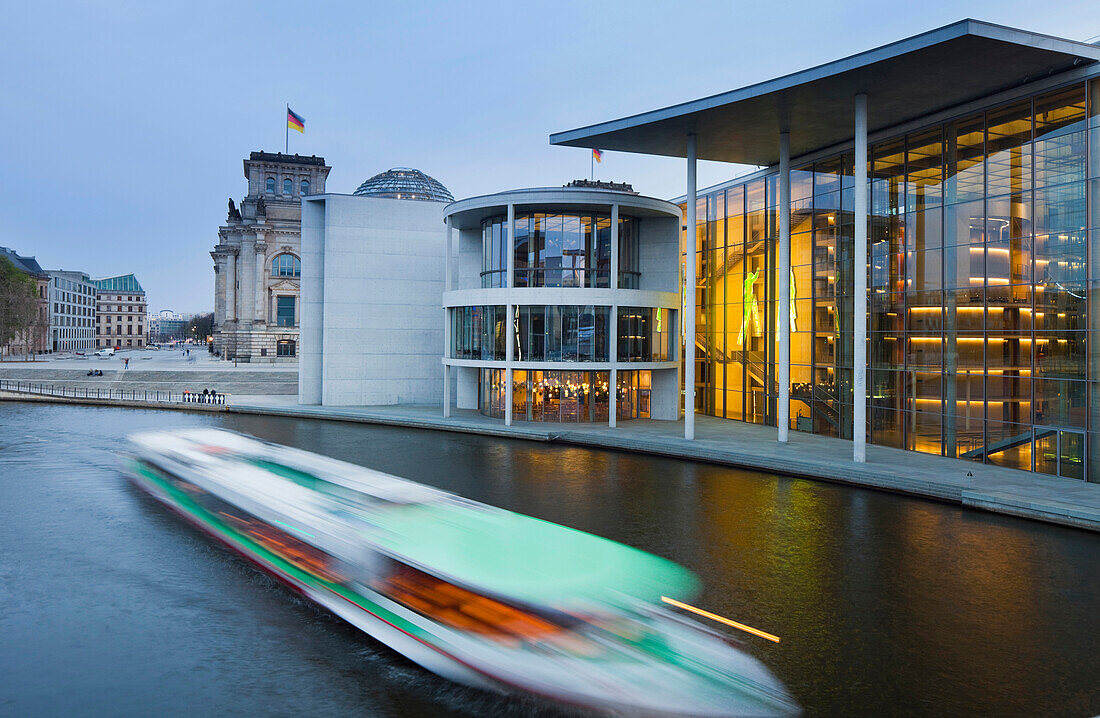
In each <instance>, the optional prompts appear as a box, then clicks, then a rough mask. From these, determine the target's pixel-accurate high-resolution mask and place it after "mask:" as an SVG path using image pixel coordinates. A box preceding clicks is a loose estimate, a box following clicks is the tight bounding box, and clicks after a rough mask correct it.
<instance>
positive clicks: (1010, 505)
mask: <svg viewBox="0 0 1100 718" xmlns="http://www.w3.org/2000/svg"><path fill="white" fill-rule="evenodd" d="M28 400H36V401H57V402H61V403H70V404H72V403H77V404H93V405H101V406H125V407H132V408H148V409H169V410H183V411H224V412H229V413H237V414H254V415H261V416H281V417H287V418H297V419H316V420H324V421H344V422H353V423H362V424H379V425H386V426H397V427H404V428H413V429H430V430H435V431H449V432H459V433H470V434H482V435H488V436H496V437H501V438H510V439H523V440H526V441H542V442H548V443H560V444H571V445H575V446H584V447H588V448H598V449H611V450H617V451H626V452H631V453H642V454H651V455H656V456H664V457H669V458H675V459H682V460H687V461H701V462H706V463H711V464H718V465H723V466H732V467H737V468H746V469H753V470H757V471H766V472H769V473H774V474H782V475H786V476H794V477H800V478H810V479H818V480H823V481H829V482H832V483H841V484H848V485H851V486H860V487H864V488H873V489H879V490H884V491H890V492H894V493H899V494H906V495H909V496H918V497H922V498H928V499H934V500H936V501H940V502H946V503H950V504H955V505H959V506H963V507H967V508H972V509H979V510H982V511H988V512H992V513H999V514H1006V515H1011V516H1017V517H1021V518H1027V519H1032V520H1036V521H1043V522H1046V523H1052V524H1058V525H1062V526H1070V527H1074V528H1080V529H1086V530H1089V531H1094V532H1100V484H1095V483H1087V482H1084V481H1078V480H1073V479H1064V478H1059V477H1054V476H1047V475H1043V474H1036V473H1033V472H1028V471H1018V470H1015V469H1007V468H1004V467H999V466H992V465H988V464H977V463H973V462H969V461H964V460H961V459H952V458H946V457H941V456H933V455H929V454H921V453H917V452H912V451H903V450H900V449H892V448H888V447H882V446H868V447H867V461H866V463H863V464H856V463H854V462H853V461H852V460H851V446H852V445H851V442H850V441H843V440H840V439H833V438H829V437H823V436H817V435H813V434H802V433H799V432H792V433H791V435H790V441H789V442H788V443H786V444H780V443H779V442H777V441H776V439H775V429H774V428H772V427H765V426H758V425H756V424H746V423H743V422H737V421H724V420H721V419H715V418H713V417H705V416H697V417H696V438H695V439H694V440H692V441H687V440H685V439H684V438H683V422H682V421H681V422H673V421H652V420H634V421H627V422H621V423H620V424H619V426H618V427H617V428H615V429H610V428H608V427H606V426H602V425H599V426H596V425H584V424H573V425H566V424H543V425H540V424H534V423H532V424H526V423H524V424H521V425H513V426H510V427H509V426H505V425H504V423H503V422H502V421H500V420H499V419H491V418H488V417H485V416H482V415H481V414H479V413H478V412H476V411H463V410H454V411H452V415H451V416H450V417H447V418H444V417H443V416H442V412H441V410H440V408H439V407H435V406H379V407H321V406H308V405H299V404H297V403H294V398H293V397H289V396H238V397H230V401H229V403H228V404H226V405H224V406H216V405H214V406H211V405H203V404H176V403H173V404H166V403H160V402H140V401H138V402H135V401H130V400H118V399H95V398H90V399H85V398H71V397H69V398H61V397H44V396H40V397H35V398H33V399H32V398H31V397H30V396H28V395H25V394H17V393H13V392H0V401H28Z"/></svg>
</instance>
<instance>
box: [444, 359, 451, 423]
mask: <svg viewBox="0 0 1100 718" xmlns="http://www.w3.org/2000/svg"><path fill="white" fill-rule="evenodd" d="M450 416H451V365H450V364H444V365H443V418H444V419H449V418H450Z"/></svg>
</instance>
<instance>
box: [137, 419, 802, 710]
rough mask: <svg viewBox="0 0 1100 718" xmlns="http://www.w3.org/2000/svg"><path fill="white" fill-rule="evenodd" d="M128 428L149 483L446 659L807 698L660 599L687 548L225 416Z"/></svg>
mask: <svg viewBox="0 0 1100 718" xmlns="http://www.w3.org/2000/svg"><path fill="white" fill-rule="evenodd" d="M131 441H132V442H133V444H134V446H135V447H136V450H135V452H134V454H133V455H132V456H130V457H129V458H128V460H127V466H128V473H129V474H130V476H131V478H132V479H133V480H134V482H135V483H136V484H137V485H138V486H140V487H141V488H143V489H144V490H146V491H148V492H149V493H150V494H152V495H153V496H154V497H155V498H157V499H158V500H159V501H161V502H163V503H164V504H166V505H167V506H169V507H170V508H172V509H173V510H175V511H176V512H178V513H179V514H181V515H182V516H183V517H184V518H186V519H187V520H188V521H190V522H191V523H193V524H194V525H196V526H198V527H199V528H201V529H203V530H204V531H206V532H207V533H209V534H211V535H213V536H214V537H215V538H217V539H219V540H220V541H222V542H224V543H225V544H227V545H228V546H229V547H231V548H232V549H234V550H235V551H237V552H238V553H240V554H241V555H243V556H245V557H246V558H248V559H249V560H250V561H252V562H253V563H255V564H256V565H258V566H259V567H260V568H262V569H264V570H266V571H268V572H269V573H271V574H273V575H274V576H275V577H277V578H278V579H280V580H281V581H282V582H284V583H286V584H287V585H288V586H290V587H291V588H293V589H295V590H296V591H298V592H300V593H302V594H303V595H305V596H307V597H309V598H310V599H311V600H313V601H315V602H316V603H318V604H320V605H321V606H323V607H325V608H327V609H328V610H330V611H332V612H333V613H335V614H336V615H338V616H340V617H341V618H343V619H344V620H346V621H348V622H349V623H351V624H352V625H354V626H357V627H358V628H360V629H361V630H363V631H365V632H366V633H368V634H370V635H371V636H373V637H375V638H376V639H378V640H380V641H382V642H383V643H385V644H387V645H389V646H390V647H392V648H393V649H395V650H396V651H398V652H400V653H402V654H404V655H405V656H407V657H408V658H410V659H411V660H413V661H415V662H416V663H419V664H420V665H422V666H424V667H425V668H427V669H428V670H431V671H434V672H435V673H438V674H440V675H442V676H445V677H447V678H450V679H452V680H455V681H459V682H461V683H465V684H469V685H472V686H477V687H481V688H487V689H491V690H497V691H504V692H508V691H525V692H529V693H534V694H538V695H542V696H546V697H549V698H552V699H554V700H558V701H563V702H566V703H571V704H575V705H581V706H585V707H590V708H596V709H602V710H615V711H621V712H626V713H629V714H634V715H637V714H644V715H651V714H653V715H680V716H775V715H792V714H796V713H797V712H798V707H797V705H796V704H795V702H794V701H793V699H792V698H791V697H790V695H789V694H788V693H787V691H786V690H785V689H784V687H783V685H782V684H781V683H780V682H779V681H778V680H776V679H775V678H774V677H773V676H772V675H771V674H770V673H769V672H768V670H767V669H766V668H765V667H764V666H763V665H762V664H761V663H760V662H759V661H757V660H756V659H755V658H753V657H751V656H750V655H748V654H747V653H746V652H744V651H743V650H741V649H740V648H739V647H738V646H737V645H736V643H735V642H733V641H732V640H731V639H729V638H728V637H725V636H723V635H721V634H720V633H718V632H716V631H712V630H710V629H708V628H704V627H703V626H700V625H698V624H696V623H695V622H693V621H690V620H687V619H685V618H683V617H681V616H679V615H677V614H674V613H672V612H671V611H670V610H668V609H665V608H663V607H661V605H660V603H659V602H660V599H661V597H662V596H666V597H672V598H673V599H684V598H689V597H690V595H691V594H692V593H693V592H694V591H695V590H696V581H695V579H694V577H693V576H692V575H691V574H690V573H689V572H688V571H687V570H686V569H684V568H682V567H680V566H678V565H677V564H674V563H672V562H669V561H666V560H664V559H661V558H658V557H656V556H652V555H650V554H647V553H644V552H642V551H639V550H637V549H633V548H630V547H627V546H624V545H622V544H618V543H615V542H613V541H609V540H606V539H602V538H599V537H596V536H593V535H591V534H587V533H584V532H581V531H576V530H573V529H569V528H566V527H563V526H559V525H557V524H553V523H549V522H546V521H540V520H538V519H534V518H531V517H529V516H523V515H521V514H516V513H513V512H510V511H505V510H502V509H498V508H494V507H492V506H487V505H485V504H480V503H477V502H474V501H470V500H467V499H464V498H461V497H459V496H456V495H454V494H449V493H446V492H443V491H439V490H437V489H434V488H431V487H428V486H424V485H422V484H417V483H414V482H411V481H406V480H403V479H399V478H396V477H393V476H390V475H387V474H383V473H380V472H377V471H372V470H370V469H366V468H363V467H361V466H356V465H353V464H348V463H345V462H342V461H336V460H334V459H329V458H326V457H323V456H318V455H316V454H311V453H309V452H305V451H300V450H297V449H291V448H288V447H285V446H279V445H276V444H271V443H268V442H264V441H259V440H257V439H253V438H251V437H247V436H243V435H240V434H236V433H233V432H229V431H223V430H218V429H194V430H185V431H172V432H149V433H142V434H137V435H135V436H133V437H131Z"/></svg>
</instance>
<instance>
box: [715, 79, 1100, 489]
mask: <svg viewBox="0 0 1100 718" xmlns="http://www.w3.org/2000/svg"><path fill="white" fill-rule="evenodd" d="M1092 90H1093V92H1092V94H1091V97H1092V99H1091V100H1089V99H1088V94H1087V93H1086V86H1085V84H1084V83H1080V84H1076V85H1073V86H1071V87H1067V88H1064V89H1060V90H1056V91H1054V92H1048V93H1043V94H1040V95H1036V96H1034V97H1029V98H1023V99H1021V100H1018V101H1015V102H1013V103H1011V104H1007V105H1004V106H1001V107H993V108H989V109H987V110H986V111H983V112H977V113H974V114H973V115H971V116H969V117H965V118H962V119H958V120H954V121H950V122H945V123H942V124H940V125H935V126H931V127H927V128H923V129H921V130H919V131H916V132H912V133H910V134H907V135H905V136H902V137H898V138H894V139H890V140H887V141H884V142H881V143H875V144H874V145H873V146H872V147H871V148H870V156H869V162H868V180H869V182H868V184H869V188H868V189H869V191H868V195H869V199H870V205H869V207H868V209H869V218H868V220H869V222H868V229H869V232H868V256H867V258H866V260H865V261H866V266H867V267H868V282H867V286H868V317H867V329H868V334H869V341H868V351H867V358H868V369H869V372H868V382H867V383H868V397H869V402H870V409H869V411H868V426H867V431H868V437H869V440H870V441H871V442H872V443H875V444H881V445H886V446H894V447H899V448H907V449H913V450H917V451H926V452H931V453H938V454H945V455H947V456H955V457H960V458H966V459H971V460H974V461H981V462H985V463H991V464H998V465H1003V466H1012V467H1015V468H1021V469H1032V470H1036V471H1045V472H1049V473H1059V474H1061V475H1063V476H1073V477H1076V478H1080V477H1081V476H1082V475H1083V467H1084V462H1085V461H1086V459H1088V461H1089V462H1091V463H1093V464H1094V466H1093V467H1092V471H1093V472H1094V473H1096V472H1100V421H1092V420H1090V415H1089V413H1088V411H1087V407H1088V406H1089V401H1088V399H1089V398H1090V397H1091V398H1092V399H1093V401H1095V397H1093V396H1092V392H1093V391H1094V387H1095V386H1096V384H1095V382H1097V381H1098V380H1100V375H1097V374H1096V371H1095V367H1096V366H1097V364H1096V357H1095V356H1091V355H1095V354H1096V352H1097V349H1096V347H1097V346H1100V342H1097V341H1095V339H1096V333H1097V327H1100V316H1098V315H1096V312H1095V310H1094V308H1093V307H1091V306H1090V302H1089V296H1088V294H1089V292H1090V291H1092V289H1091V288H1090V286H1089V285H1090V284H1091V283H1094V282H1095V281H1096V280H1097V279H1100V271H1098V270H1097V267H1098V266H1100V265H1098V264H1097V263H1096V261H1095V257H1094V256H1091V255H1092V254H1094V253H1095V252H1096V251H1097V249H1096V248H1097V246H1098V243H1097V240H1098V239H1100V212H1097V211H1096V209H1097V208H1100V82H1096V81H1094V83H1093V87H1092ZM853 175H854V159H853V156H852V155H851V154H847V153H846V154H843V155H840V156H835V157H831V158H825V159H822V160H820V161H817V162H815V163H813V164H812V165H806V166H803V167H796V168H794V169H793V170H792V173H791V207H790V211H791V265H792V267H791V277H790V280H791V289H792V301H791V307H790V309H791V311H790V329H791V332H792V334H791V342H790V352H791V368H790V382H791V384H790V396H791V406H790V418H791V425H792V428H795V429H798V430H802V431H809V432H813V433H821V434H827V435H833V436H840V437H843V438H851V419H852V411H851V407H852V368H851V367H852V363H853V354H854V351H853V350H854V347H853V344H852V339H853V336H854V331H853V317H852V311H853V306H854V279H855V274H856V271H857V268H858V269H862V267H863V266H864V260H857V258H856V257H855V255H854V248H855V245H854V199H855V184H854V176H853ZM776 185H777V183H776V176H775V175H769V176H767V177H764V178H758V179H753V180H749V181H748V182H745V183H743V184H741V185H738V186H734V187H729V188H726V189H721V190H716V191H713V192H709V193H707V195H706V196H705V197H702V198H700V200H699V204H698V206H697V207H696V217H697V218H698V220H699V225H698V235H697V236H696V238H695V240H696V241H695V244H696V248H697V250H698V251H697V254H696V255H695V260H696V268H697V275H698V277H699V284H698V287H697V289H696V292H695V297H694V303H695V305H696V334H697V343H696V347H695V354H696V377H697V386H696V397H697V398H696V408H697V409H698V410H700V411H702V412H705V413H708V414H714V415H717V416H725V417H727V418H735V419H743V420H746V421H752V422H759V423H774V421H775V415H776V414H775V411H776V395H777V393H778V392H777V386H776V373H775V364H774V362H775V340H776V336H775V332H776V328H777V326H778V325H777V321H778V309H779V302H778V301H777V300H776V297H777V291H776V286H775V284H776V282H775V280H776V277H775V270H774V268H775V266H776V255H775V245H776V239H775V238H776V235H777V234H778V232H777V227H776V224H777V221H776V218H777V212H776V209H775V205H776V189H777V187H776ZM1090 210H1091V211H1090ZM1090 334H1092V336H1090ZM1090 424H1091V425H1090ZM1051 425H1055V426H1054V427H1052V426H1051ZM1086 429H1087V430H1088V432H1089V434H1091V436H1089V437H1088V438H1089V439H1090V442H1085V440H1084V439H1085V438H1086V434H1085V433H1084V430H1086ZM1086 448H1087V449H1089V450H1088V451H1086Z"/></svg>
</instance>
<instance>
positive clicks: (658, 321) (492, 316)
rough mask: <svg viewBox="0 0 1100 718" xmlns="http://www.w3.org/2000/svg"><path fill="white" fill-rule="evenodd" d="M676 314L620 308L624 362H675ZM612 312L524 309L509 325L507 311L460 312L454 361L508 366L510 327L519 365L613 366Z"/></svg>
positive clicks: (620, 356)
mask: <svg viewBox="0 0 1100 718" xmlns="http://www.w3.org/2000/svg"><path fill="white" fill-rule="evenodd" d="M671 313H672V312H671V310H668V309H659V308H653V307H619V310H618V321H617V326H618V331H617V334H618V342H617V355H618V361H669V357H670V356H675V354H674V352H673V350H672V348H671V343H672V340H673V331H672V329H673V322H672V321H671V317H670V316H669V315H670V314H671ZM610 314H611V308H610V307H601V306H593V305H584V306H581V305H576V306H574V305H522V306H517V307H516V308H515V316H514V317H513V321H512V322H511V323H509V321H508V317H507V309H506V307H504V306H499V305H498V306H492V305H490V306H474V307H455V308H454V309H453V310H452V311H451V322H452V324H451V329H452V331H451V337H452V339H451V356H452V357H453V358H455V359H485V360H492V361H503V360H504V359H505V357H506V356H507V350H506V341H507V335H506V334H505V332H506V331H507V328H508V326H509V325H510V326H511V327H512V330H513V331H514V332H515V337H514V344H515V354H514V358H515V360H516V361H565V362H573V361H579V362H583V361H608V356H609V353H610V352H609V339H608V337H609V328H610V322H609V317H610Z"/></svg>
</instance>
